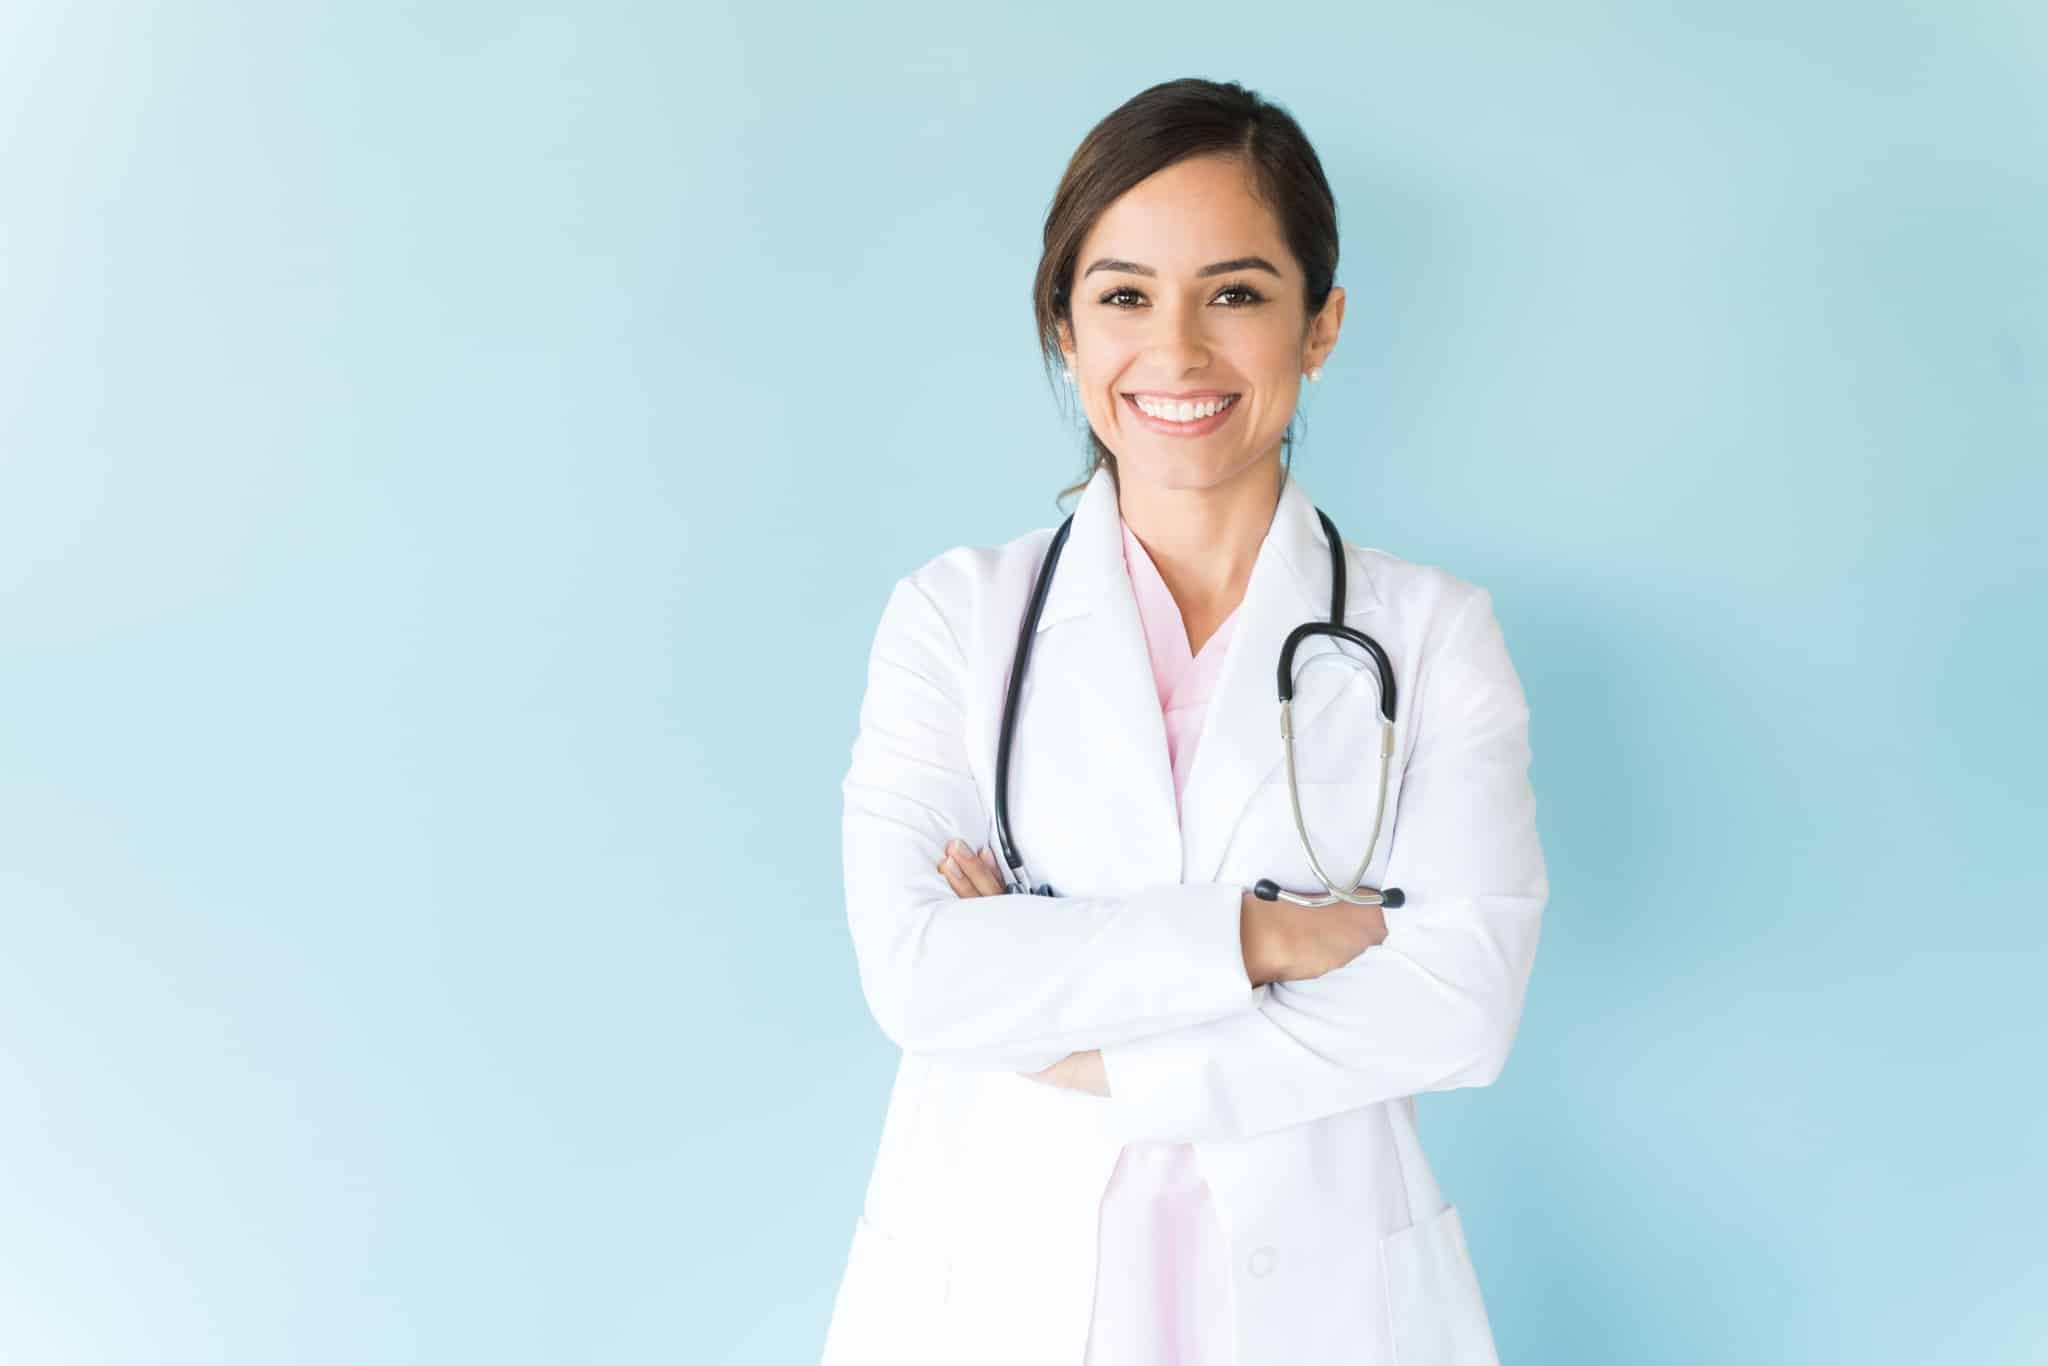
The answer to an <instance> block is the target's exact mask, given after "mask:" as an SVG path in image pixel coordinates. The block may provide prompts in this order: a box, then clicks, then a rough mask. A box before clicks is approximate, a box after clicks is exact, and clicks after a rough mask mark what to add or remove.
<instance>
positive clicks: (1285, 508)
mask: <svg viewBox="0 0 2048 1366" xmlns="http://www.w3.org/2000/svg"><path fill="white" fill-rule="evenodd" d="M1331 520H1332V521H1335V520H1336V519H1335V518H1334V517H1333V518H1332V519H1331ZM1122 527H1123V516H1122V513H1121V512H1120V511H1119V509H1118V505H1117V493H1116V480H1115V478H1114V477H1112V476H1111V474H1110V472H1109V470H1108V468H1107V467H1099V468H1097V469H1096V471H1095V473H1094V474H1093V475H1092V476H1090V477H1089V480H1088V484H1087V487H1086V488H1085V489H1083V490H1082V493H1081V501H1080V502H1079V503H1077V504H1076V505H1075V507H1074V525H1073V528H1072V529H1071V530H1070V531H1069V532H1068V533H1067V544H1066V546H1065V547H1064V548H1063V549H1062V550H1061V551H1060V563H1059V568H1058V569H1057V570H1055V571H1054V573H1053V580H1052V587H1051V588H1050V589H1049V590H1048V591H1047V593H1046V599H1045V610H1044V611H1043V612H1041V613H1040V614H1039V618H1038V628H1039V629H1040V630H1041V631H1042V630H1044V629H1045V628H1047V627H1048V626H1051V625H1053V624H1055V623H1057V622H1060V621H1064V620H1066V619H1068V618H1069V617H1076V616H1081V615H1083V614H1085V613H1088V612H1093V611H1097V610H1100V609H1101V608H1102V607H1103V606H1104V605H1105V603H1106V602H1107V603H1114V602H1116V600H1117V599H1118V598H1120V597H1127V596H1129V594H1130V576H1129V574H1128V573H1127V572H1126V571H1125V569H1124V561H1123V540H1122V535H1123V531H1122ZM1338 530H1339V531H1340V532H1341V531H1342V530H1343V527H1342V526H1341V525H1340V526H1339V527H1338ZM1268 555H1277V556H1278V558H1279V559H1280V561H1281V563H1282V564H1283V565H1284V566H1285V569H1286V574H1287V578H1288V580H1289V582H1288V584H1287V589H1288V590H1289V592H1291V594H1292V596H1293V597H1294V599H1295V601H1296V604H1297V606H1298V608H1299V611H1300V614H1301V617H1300V619H1302V620H1307V619H1309V618H1311V617H1313V618H1315V619H1318V620H1326V619H1327V618H1328V617H1329V614H1330V551H1329V548H1328V542H1327V540H1326V539H1325V537H1324V536H1323V524H1322V522H1321V520H1320V519H1318V518H1317V516H1316V509H1315V503H1314V502H1313V501H1312V500H1311V499H1310V498H1309V496H1308V492H1307V490H1305V489H1304V488H1302V486H1301V484H1300V482H1299V481H1298V480H1296V479H1295V477H1294V475H1293V473H1292V472H1289V473H1287V474H1286V475H1285V476H1284V477H1283V479H1282V482H1281V487H1280V501H1279V504H1278V505H1277V506H1276V507H1275V508H1274V510H1273V521H1272V525H1271V526H1270V527H1269V528H1268V529H1267V532H1266V539H1265V541H1264V542H1263V543H1262V544H1261V545H1260V547H1259V555H1258V560H1257V561H1255V562H1254V564H1253V567H1252V580H1253V581H1254V582H1256V581H1257V580H1258V579H1259V577H1260V569H1259V565H1260V563H1261V562H1263V561H1264V560H1265V559H1266V558H1267V556H1268ZM1268 576H1269V577H1270V571H1269V573H1268ZM1250 592H1251V590H1250V587H1249V586H1247V588H1246V598H1247V600H1248V601H1249V599H1250ZM1344 600H1345V601H1344V608H1345V610H1344V616H1345V619H1346V620H1349V619H1350V618H1351V617H1352V616H1354V615H1357V614H1360V613H1363V612H1366V611H1369V610H1370V609H1371V608H1373V607H1374V606H1377V605H1378V603H1379V595H1378V593H1377V592H1376V591H1375V589H1374V587H1373V583H1372V580H1371V579H1370V578H1369V577H1368V576H1366V575H1363V574H1360V573H1359V572H1358V571H1357V569H1356V568H1355V567H1353V568H1352V569H1351V570H1350V572H1349V573H1347V574H1346V576H1345V585H1344ZM1289 629H1292V627H1291V626H1290V628H1289ZM1282 636H1283V638H1284V636H1285V632H1283V633H1282ZM1276 660H1277V656H1276Z"/></svg>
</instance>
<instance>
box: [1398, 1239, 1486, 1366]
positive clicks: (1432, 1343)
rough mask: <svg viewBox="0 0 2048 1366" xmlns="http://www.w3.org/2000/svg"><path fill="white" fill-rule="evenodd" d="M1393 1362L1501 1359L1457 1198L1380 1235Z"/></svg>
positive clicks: (1453, 1364) (1462, 1364)
mask: <svg viewBox="0 0 2048 1366" xmlns="http://www.w3.org/2000/svg"><path fill="white" fill-rule="evenodd" d="M1380 1263H1381V1266H1382V1267H1383V1269H1384V1271H1385V1273H1386V1288H1387V1317H1388V1321H1389V1326H1390V1327H1391V1328H1392V1330H1393V1339H1394V1363H1395V1366H1499V1361H1500V1358H1499V1357H1498V1356H1497V1355H1495V1353H1494V1346H1493V1331H1492V1329H1491V1327H1490V1326H1489V1325H1488V1323H1487V1321H1486V1305H1485V1302H1484V1301H1483V1300H1482V1299H1481V1298H1480V1294H1479V1277H1478V1275H1477V1273H1476V1272H1475V1271H1474V1270H1473V1267H1472V1257H1471V1254H1470V1253H1469V1252H1468V1250H1467V1249H1466V1247H1465V1230H1464V1227H1463V1225H1461V1224H1460V1223H1459V1221H1458V1209H1457V1206H1455V1205H1445V1206H1444V1207H1443V1208H1442V1209H1440V1210H1438V1211H1437V1212H1436V1213H1434V1214H1427V1215H1423V1216H1422V1217H1420V1218H1418V1219H1417V1220H1416V1221H1415V1222H1414V1223H1413V1224H1411V1225H1409V1226H1408V1227H1407V1228H1404V1229H1396V1230H1395V1231H1394V1232H1392V1233H1389V1234H1387V1235H1386V1236H1385V1237H1383V1238H1381V1239H1380Z"/></svg>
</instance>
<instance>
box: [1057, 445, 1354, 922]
mask: <svg viewBox="0 0 2048 1366" xmlns="http://www.w3.org/2000/svg"><path fill="white" fill-rule="evenodd" d="M1332 520H1336V519H1335V518H1334V517H1333V518H1332ZM1339 530H1340V531H1341V530H1342V525H1341V523H1340V524H1339ZM1122 537H1123V532H1122V518H1121V515H1120V513H1119V510H1118V504H1117V491H1116V483H1115V480H1114V479H1113V478H1112V477H1111V475H1110V473H1109V471H1108V470H1107V469H1097V470H1096V471H1095V473H1094V475H1093V476H1092V477H1091V478H1090V479H1089V481H1088V486H1087V488H1086V490H1085V491H1084V492H1083V494H1082V495H1081V501H1080V503H1079V504H1078V505H1077V506H1076V507H1075V509H1074V524H1073V527H1072V529H1071V530H1070V531H1069V532H1068V535H1067V544H1066V546H1065V547H1064V549H1063V550H1062V551H1061V553H1060V562H1059V567H1058V568H1057V569H1056V570H1055V571H1054V573H1053V581H1052V587H1051V588H1050V589H1049V590H1048V591H1047V595H1046V602H1045V609H1044V611H1043V612H1042V613H1041V614H1040V618H1039V630H1040V631H1041V632H1043V631H1047V630H1050V629H1051V628H1053V627H1054V626H1056V625H1057V624H1059V623H1060V622H1063V621H1069V620H1073V619H1075V618H1078V617H1089V616H1094V617H1096V618H1098V620H1097V622H1096V623H1095V626H1096V630H1097V632H1098V633H1099V637H1098V640H1097V641H1096V642H1095V643H1094V648H1092V649H1091V650H1090V652H1089V654H1088V656H1087V662H1086V664H1085V669H1086V672H1088V673H1089V674H1091V675H1093V680H1092V681H1093V684H1094V686H1093V687H1092V688H1091V689H1090V691H1091V692H1092V693H1093V695H1094V698H1095V702H1096V709H1097V719H1098V721H1101V722H1105V723H1107V725H1108V728H1109V729H1110V731H1111V733H1113V734H1116V736H1117V740H1120V741H1122V742H1123V743H1126V744H1134V745H1136V746H1137V751H1136V753H1135V754H1134V756H1133V757H1134V759H1137V760H1141V761H1142V768H1141V771H1140V773H1138V774H1136V775H1134V778H1135V779H1136V780H1137V781H1136V782H1135V783H1134V790H1133V792H1132V795H1133V797H1134V798H1137V799H1140V800H1143V801H1145V802H1147V803H1148V804H1151V805H1153V806H1155V807H1157V809H1158V816H1159V819H1160V821H1161V823H1162V825H1163V826H1164V827H1168V828H1171V827H1173V826H1175V824H1176V822H1175V814H1176V813H1175V801H1174V795H1173V775H1172V769H1171V765H1170V764H1169V762H1168V759H1167V752H1166V739H1165V723H1164V721H1163V719H1162V718H1161V716H1160V714H1159V705H1158V693H1157V691H1156V689H1155V687H1154V685H1153V682H1152V678H1151V662H1150V658H1149V656H1148V655H1147V653H1146V648H1145V640H1144V628H1143V625H1142V623H1141V621H1140V618H1139V616H1138V608H1137V599H1136V597H1135V596H1134V594H1133V592H1132V589H1131V583H1130V576H1129V573H1128V572H1127V571H1126V569H1125V567H1124V562H1123V539H1122ZM1347 568H1348V572H1347V574H1346V576H1345V612H1344V620H1345V622H1346V624H1348V625H1353V626H1357V625H1359V624H1360V618H1362V617H1365V616H1367V615H1368V614H1370V613H1371V612H1372V611H1373V610H1374V609H1375V608H1377V607H1378V605H1379V602H1380V598H1379V594H1378V592H1377V591H1376V589H1375V587H1374V585H1373V583H1372V580H1371V578H1370V576H1369V575H1367V574H1364V573H1361V572H1359V568H1358V566H1357V565H1356V563H1355V562H1347ZM1329 615H1330V552H1329V549H1328V540H1327V538H1326V537H1325V536H1324V534H1323V528H1322V522H1321V520H1320V519H1318V518H1317V516H1316V509H1315V505H1314V503H1313V502H1312V501H1311V500H1310V498H1309V496H1308V493H1307V491H1306V490H1304V489H1303V488H1302V487H1301V485H1300V484H1299V483H1298V482H1297V481H1296V480H1295V478H1294V476H1293V475H1292V473H1289V474H1287V475H1285V476H1284V478H1283V480H1282V483H1281V489H1280V500H1279V502H1278V504H1277V505H1276V506H1275V508H1274V512H1273V520H1272V523H1271V524H1270V526H1269V527H1268V530H1267V533H1266V537H1265V540H1264V541H1263V542H1261V544H1260V546H1259V553H1258V557H1257V559H1256V560H1254V562H1253V564H1252V572H1251V578H1250V580H1249V581H1248V582H1247V584H1246V586H1245V594H1244V598H1243V600H1242V601H1241V602H1240V603H1239V604H1238V609H1237V618H1236V622H1235V624H1234V626H1233V627H1232V638H1231V640H1230V642H1229V645H1228V648H1227V650H1226V653H1225V657H1224V662H1223V667H1222V670H1221V672H1220V673H1219V675H1218V677H1217V680H1216V686H1215V690H1214V691H1213V692H1212V694H1211V695H1210V698H1209V704H1208V711H1207V713H1206V716H1205V718H1204V721H1203V728H1202V734H1201V739H1200V741H1199V743H1198V745H1197V748H1196V752H1195V760H1194V766H1193V768H1192V769H1191V770H1190V771H1189V773H1188V777H1187V784H1186V787H1185V788H1184V790H1183V791H1182V793H1181V799H1180V802H1179V804H1178V805H1179V813H1178V816H1179V818H1178V822H1177V827H1178V832H1179V837H1180V838H1179V841H1178V842H1179V844H1180V847H1181V855H1182V857H1181V870H1180V873H1181V880H1182V881H1186V882H1205V881H1211V880H1213V879H1214V877H1215V874H1216V871H1217V869H1218V868H1219V867H1220V866H1221V864H1222V861H1223V855H1224V852H1225V849H1226V846H1227V845H1228V844H1229V841H1230V836H1231V832H1232V831H1233V830H1235V829H1236V827H1237V823H1238V819H1239V816H1240V815H1241V813H1242V812H1243V810H1244V807H1245V804H1246V803H1247V802H1248V801H1250V800H1251V798H1252V796H1253V794H1254V793H1255V792H1256V791H1257V789H1258V786H1259V784H1260V783H1261V782H1263V781H1264V780H1265V779H1266V777H1267V776H1268V775H1269V774H1270V773H1272V771H1273V769H1274V768H1275V767H1276V766H1278V765H1279V764H1280V763H1281V761H1282V757H1283V753H1282V750H1281V742H1280V734H1279V695H1278V692H1277V691H1276V673H1275V671H1276V669H1277V666H1278V663H1279V658H1280V647H1281V645H1282V644H1283V643H1285V641H1286V638H1287V634H1288V632H1290V631H1292V630H1293V629H1294V628H1295V627H1296V626H1298V625H1299V624H1301V623H1302V622H1304V621H1327V620H1329ZM1038 648H1039V649H1040V650H1042V649H1043V648H1044V642H1041V643H1040V645H1039V647H1038ZM1334 648H1337V647H1336V646H1334V645H1333V644H1332V643H1331V642H1330V639H1329V637H1327V636H1316V637H1312V638H1310V639H1309V640H1307V641H1305V642H1303V644H1302V646H1301V647H1300V649H1299V650H1297V652H1296V661H1295V662H1296V667H1297V670H1299V668H1300V667H1301V665H1302V664H1303V663H1305V662H1306V661H1307V659H1308V657H1309V656H1310V655H1313V654H1317V653H1320V652H1321V651H1323V650H1327V649H1334ZM1356 690H1357V684H1356V683H1355V682H1354V683H1353V684H1351V685H1350V686H1348V687H1347V688H1345V689H1342V690H1339V691H1336V692H1330V691H1323V692H1318V693H1314V694H1305V695H1298V696H1297V697H1296V700H1295V707H1294V715H1293V724H1294V732H1295V737H1296V739H1295V743H1296V745H1297V746H1301V745H1309V744H1313V743H1315V736H1314V733H1313V731H1314V726H1315V722H1316V718H1317V717H1318V716H1319V715H1321V714H1322V712H1323V711H1324V710H1325V709H1326V708H1327V707H1328V705H1329V704H1330V702H1331V701H1332V700H1334V699H1335V698H1336V697H1339V696H1345V695H1347V694H1354V693H1355V692H1356ZM1371 696H1372V693H1371V689H1370V688H1369V687H1368V688H1367V689H1366V690H1365V696H1364V698H1363V699H1360V698H1358V697H1356V696H1352V698H1351V701H1349V702H1348V703H1347V704H1346V705H1354V706H1355V705H1368V706H1369V705H1372V702H1371ZM1112 743H1115V741H1112Z"/></svg>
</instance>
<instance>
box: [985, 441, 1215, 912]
mask: <svg viewBox="0 0 2048 1366" xmlns="http://www.w3.org/2000/svg"><path fill="white" fill-rule="evenodd" d="M1038 632H1039V634H1038V637H1037V640H1036V643H1035V644H1034V645H1033V646H1032V658H1031V664H1030V668H1029V670H1028V672H1027V674H1026V687H1027V688H1028V689H1030V690H1031V691H1032V692H1033V693H1034V694H1035V695H1036V696H1035V697H1034V699H1033V702H1034V705H1033V708H1032V711H1031V713H1027V715H1035V716H1038V717H1044V718H1046V722H1047V723H1046V725H1045V726H1044V727H1042V728H1041V727H1036V726H1034V727H1033V730H1034V732H1035V734H1034V737H1033V741H1032V743H1033V744H1034V745H1037V746H1043V752H1044V753H1046V755H1047V756H1048V758H1049V759H1050V760H1051V762H1053V763H1057V764H1059V765H1061V766H1062V767H1063V768H1066V769H1067V770H1068V771H1069V772H1070V773H1086V774H1089V775H1095V774H1100V775H1101V777H1102V783H1101V785H1100V786H1097V787H1096V788H1095V794H1096V795H1097V796H1098V797H1106V798H1107V799H1108V800H1110V801H1112V802H1113V806H1114V810H1113V813H1104V816H1105V818H1104V819H1102V820H1101V821H1100V823H1099V824H1098V826H1097V828H1096V829H1094V830H1092V831H1088V832H1072V833H1074V834H1075V836H1076V837H1077V838H1080V837H1083V836H1086V837H1087V838H1089V839H1095V838H1100V839H1102V840H1115V841H1116V842H1117V846H1118V849H1117V853H1116V855H1115V856H1114V857H1113V858H1111V859H1109V861H1110V862H1111V863H1112V864H1113V865H1114V866H1116V867H1117V868H1118V871H1119V873H1120V874H1121V875H1123V876H1126V877H1131V878H1135V879H1136V880H1137V881H1139V882H1143V881H1160V880H1166V879H1170V878H1171V877H1172V876H1173V870H1174V869H1175V867H1176V866H1177V865H1178V863H1179V860H1180V844H1181V836H1180V828H1179V825H1178V823H1177V821H1176V819H1175V801H1174V792H1173V766H1172V762H1171V760H1170V758H1169V756H1168V754H1167V748H1166V720H1165V717H1164V716H1162V715H1161V713H1160V710H1159V690H1158V686H1157V684H1156V683H1155V682H1154V681H1153V677H1152V661H1151V657H1150V655H1149V654H1148V653H1147V652H1146V647H1145V631H1144V625H1143V623H1142V622H1141V621H1140V619H1139V616H1138V602H1137V598H1136V596H1135V595H1134V593H1133V592H1132V589H1131V581H1130V575H1129V572H1128V571H1127V570H1126V569H1125V567H1124V560H1123V523H1122V516H1121V514H1120V512H1119V510H1118V507H1117V496H1116V484H1115V482H1114V480H1113V479H1112V477H1111V475H1110V473H1109V471H1108V470H1107V469H1098V470H1096V472H1095V474H1094V476H1093V477H1092V478H1091V479H1090V480H1089V481H1088V486H1087V488H1086V490H1085V491H1084V492H1083V493H1082V495H1081V501H1080V502H1079V503H1078V504H1076V505H1075V508H1074V524H1073V526H1072V528H1071V529H1070V530H1069V531H1068V533H1067V543H1066V546H1065V547H1064V548H1063V549H1062V550H1061V552H1060V562H1059V565H1058V567H1057V568H1056V569H1055V570H1054V572H1053V579H1052V586H1051V588H1050V589H1048V590H1047V593H1046V601H1045V607H1044V610H1043V611H1042V612H1041V613H1040V614H1039V621H1038ZM1040 708H1042V710H1040ZM1024 748H1025V746H1024V742H1023V739H1022V737H1021V736H1020V738H1019V741H1018V744H1017V751H1018V752H1019V753H1021V752H1023V750H1024ZM1038 752H1040V751H1038V750H1034V751H1033V753H1034V755H1035V754H1036V753H1038ZM1052 756H1057V757H1056V758H1055V757H1052ZM1013 762H1016V760H1014V759H1013ZM1075 814H1076V813H1073V812H1069V813H1068V818H1069V819H1071V818H1073V816H1074V815H1075ZM1027 857H1028V855H1027Z"/></svg>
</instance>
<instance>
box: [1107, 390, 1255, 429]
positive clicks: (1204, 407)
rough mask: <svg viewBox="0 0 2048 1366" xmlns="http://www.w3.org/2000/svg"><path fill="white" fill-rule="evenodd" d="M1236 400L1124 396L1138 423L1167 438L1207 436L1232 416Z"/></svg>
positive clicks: (1230, 397)
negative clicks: (1164, 434) (1165, 435)
mask: <svg viewBox="0 0 2048 1366" xmlns="http://www.w3.org/2000/svg"><path fill="white" fill-rule="evenodd" d="M1238 398H1239V395H1237V394H1222V395H1215V396H1209V397H1204V398H1200V399H1179V400H1175V399H1169V398H1154V397H1152V396H1151V395H1146V396H1144V397H1143V398H1140V397H1138V396H1136V395H1134V394H1125V395H1123V400H1124V402H1125V404H1127V405H1128V406H1129V407H1130V410H1131V411H1132V412H1133V413H1136V414H1137V416H1138V421H1139V422H1140V423H1142V424H1143V425H1144V426H1147V427H1149V428H1151V429H1152V430H1153V431H1155V432H1164V433H1166V434H1167V435H1169V436H1207V435H1208V434H1209V433H1210V432H1213V431H1215V430H1216V429H1217V428H1218V427H1221V426H1222V425H1223V424H1224V423H1225V422H1228V421H1229V420H1230V415H1231V413H1233V412H1235V411H1236V410H1237V400H1238Z"/></svg>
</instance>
